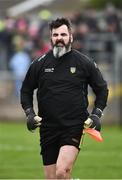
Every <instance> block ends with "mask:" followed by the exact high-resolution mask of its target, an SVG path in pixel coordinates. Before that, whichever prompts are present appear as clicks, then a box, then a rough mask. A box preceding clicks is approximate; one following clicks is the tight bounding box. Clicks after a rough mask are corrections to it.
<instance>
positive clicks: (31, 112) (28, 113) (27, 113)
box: [25, 108, 36, 116]
mask: <svg viewBox="0 0 122 180" xmlns="http://www.w3.org/2000/svg"><path fill="white" fill-rule="evenodd" d="M25 114H26V116H28V115H36V114H35V112H34V110H33V108H27V109H26V110H25Z"/></svg>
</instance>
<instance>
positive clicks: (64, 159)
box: [56, 145, 79, 170]
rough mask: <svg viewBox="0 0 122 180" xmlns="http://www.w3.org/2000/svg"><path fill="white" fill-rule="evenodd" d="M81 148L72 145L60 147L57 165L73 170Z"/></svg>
mask: <svg viewBox="0 0 122 180" xmlns="http://www.w3.org/2000/svg"><path fill="white" fill-rule="evenodd" d="M78 152H79V150H78V149H77V148H76V147H75V146H72V145H64V146H62V147H61V148H60V151H59V156H58V159H57V163H56V166H57V167H60V168H61V167H63V169H66V170H71V169H72V167H73V164H74V162H75V160H76V158H77V155H78Z"/></svg>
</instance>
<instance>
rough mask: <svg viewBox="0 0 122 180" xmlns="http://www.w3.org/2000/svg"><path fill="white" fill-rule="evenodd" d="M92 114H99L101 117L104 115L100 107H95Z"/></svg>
mask: <svg viewBox="0 0 122 180" xmlns="http://www.w3.org/2000/svg"><path fill="white" fill-rule="evenodd" d="M92 114H94V115H96V116H98V117H99V118H101V116H102V110H101V109H99V108H94V109H93V111H92Z"/></svg>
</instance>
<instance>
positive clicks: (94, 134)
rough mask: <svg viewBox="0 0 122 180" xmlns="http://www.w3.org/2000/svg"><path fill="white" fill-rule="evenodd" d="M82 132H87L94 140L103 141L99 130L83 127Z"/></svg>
mask: <svg viewBox="0 0 122 180" xmlns="http://www.w3.org/2000/svg"><path fill="white" fill-rule="evenodd" d="M84 133H87V134H89V135H90V136H91V137H92V138H93V139H95V140H96V141H99V142H102V141H103V138H102V136H101V134H100V132H99V131H97V130H95V129H93V128H88V129H84Z"/></svg>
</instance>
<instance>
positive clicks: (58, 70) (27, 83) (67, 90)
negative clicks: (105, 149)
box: [21, 18, 108, 179]
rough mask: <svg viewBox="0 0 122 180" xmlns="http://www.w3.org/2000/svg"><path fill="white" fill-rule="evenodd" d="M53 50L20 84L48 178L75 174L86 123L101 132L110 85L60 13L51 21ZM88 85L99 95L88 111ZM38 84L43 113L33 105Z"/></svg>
mask: <svg viewBox="0 0 122 180" xmlns="http://www.w3.org/2000/svg"><path fill="white" fill-rule="evenodd" d="M49 27H50V36H51V43H52V50H50V51H49V52H48V53H47V54H45V55H43V56H41V57H39V58H38V59H37V60H35V61H34V62H33V63H32V64H31V66H30V68H29V70H28V72H27V75H26V77H25V80H24V82H23V85H22V89H21V104H22V107H23V109H24V111H25V114H26V116H27V128H28V130H30V131H33V130H34V129H36V128H37V127H39V129H40V145H41V155H42V159H43V164H44V174H45V178H46V179H70V178H71V172H72V168H73V165H74V162H75V160H76V158H77V155H78V153H79V150H80V148H79V144H80V140H81V137H82V134H83V129H84V128H89V127H93V128H95V129H97V130H99V131H100V127H101V124H100V117H101V116H102V112H103V109H104V108H105V106H106V102H107V96H108V89H107V84H106V81H105V80H104V79H103V77H102V75H101V73H100V71H99V69H98V67H97V66H96V64H95V63H94V62H93V61H92V60H90V59H89V58H88V57H86V56H85V55H83V54H81V53H79V52H78V51H76V50H74V49H72V48H71V44H72V42H73V36H72V29H71V23H70V21H69V20H68V19H66V18H58V19H56V20H54V21H52V22H51V23H50V26H49ZM88 85H90V86H91V87H92V89H93V91H94V93H95V95H96V99H95V102H94V107H93V111H92V112H91V114H90V115H89V113H88V111H87V107H88V98H87V94H88ZM35 89H37V102H38V116H37V115H36V113H35V111H34V107H33V92H34V90H35Z"/></svg>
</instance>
